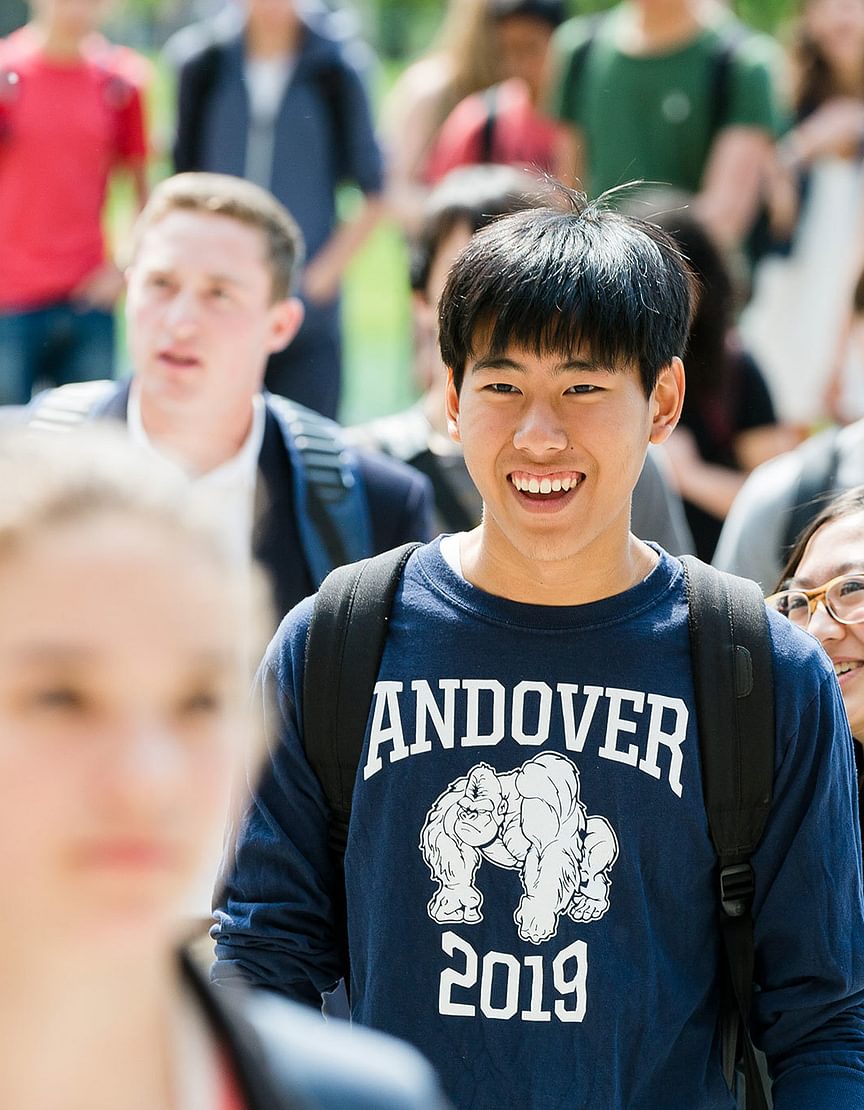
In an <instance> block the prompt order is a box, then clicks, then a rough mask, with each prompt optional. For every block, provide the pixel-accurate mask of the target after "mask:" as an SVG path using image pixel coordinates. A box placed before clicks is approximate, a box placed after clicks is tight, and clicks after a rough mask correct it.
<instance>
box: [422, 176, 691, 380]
mask: <svg viewBox="0 0 864 1110" xmlns="http://www.w3.org/2000/svg"><path fill="white" fill-rule="evenodd" d="M556 195H557V196H559V197H560V198H561V200H562V202H565V203H566V208H549V207H546V208H538V209H532V210H529V211H527V212H518V213H516V214H515V215H512V216H504V217H503V218H502V219H500V220H497V221H496V222H495V223H493V224H492V225H491V226H489V227H486V228H484V229H483V230H482V231H478V232H477V234H476V235H475V236H474V238H473V239H472V240H471V242H470V243H469V244H468V246H467V247H466V248H465V250H464V251H463V252H462V254H461V255H460V256H459V258H457V260H456V262H455V263H454V264H453V268H452V270H451V271H450V276H449V278H448V280H447V285H446V286H445V289H444V292H443V294H442V296H441V303H440V305H439V311H438V319H439V335H440V344H441V355H442V358H443V360H444V364H445V366H448V367H450V369H451V370H452V371H453V379H454V382H455V385H456V388H457V390H459V389H461V387H462V380H463V377H464V373H465V364H466V362H467V360H468V359H469V358H470V357H471V355H472V354H473V353H474V342H475V340H476V338H477V336H478V335H480V334H481V333H482V332H483V331H484V330H485V329H488V330H489V331H490V333H491V334H490V351H491V353H493V354H494V353H501V352H503V351H504V350H505V349H506V348H507V347H508V346H510V345H511V344H516V345H517V346H520V347H524V348H526V349H528V350H534V351H536V352H537V354H538V355H539V354H544V353H551V352H556V353H557V352H560V353H561V354H565V355H569V354H571V353H573V352H575V351H577V350H580V349H581V350H583V351H588V352H590V354H591V357H592V359H594V360H595V361H596V362H598V363H600V364H603V365H606V366H608V367H610V368H620V367H622V366H623V365H626V364H633V363H635V364H636V365H637V366H638V367H639V372H640V376H641V379H642V387H643V389H644V391H645V395H646V396H650V394H651V391H652V390H653V389H654V386H655V384H656V382H657V376H658V374H659V372H660V370H661V369H662V368H663V367H664V366H668V364H669V363H670V362H671V361H672V359H673V358H674V357H675V356H676V355H682V354H683V352H684V348H685V346H686V342H687V332H688V329H689V326H690V317H691V312H692V306H693V300H694V292H695V287H694V279H693V276H692V274H691V272H690V269H689V267H688V266H687V263H686V262H685V261H684V259H683V258H682V257H681V254H680V252H679V250H678V248H677V246H676V244H675V241H674V240H673V239H672V238H671V237H670V236H669V235H667V234H666V232H664V231H662V230H660V229H659V228H658V227H656V226H653V225H652V224H650V223H647V222H646V221H644V220H640V219H637V218H636V217H633V216H626V215H623V214H622V213H620V212H616V211H613V210H612V209H611V208H608V207H606V206H605V203H604V201H605V198H600V200H599V201H595V202H590V203H589V201H588V199H587V198H586V197H585V196H584V194H582V193H577V192H574V191H573V190H570V189H566V188H565V187H564V186H563V185H558V186H557V187H556Z"/></svg>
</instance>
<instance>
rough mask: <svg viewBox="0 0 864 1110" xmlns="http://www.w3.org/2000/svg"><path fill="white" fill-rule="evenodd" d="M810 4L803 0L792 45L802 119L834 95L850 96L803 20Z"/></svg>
mask: <svg viewBox="0 0 864 1110" xmlns="http://www.w3.org/2000/svg"><path fill="white" fill-rule="evenodd" d="M807 7H808V3H807V0H803V3H802V4H801V5H800V13H801V14H800V15H799V19H798V22H797V25H796V27H795V30H794V33H793V37H792V46H791V56H792V62H793V65H794V70H795V81H794V85H793V89H792V107H793V110H794V114H795V118H796V119H798V120H801V119H803V118H804V117H805V116H808V115H809V114H810V113H811V112H815V110H816V109H817V108H818V107H820V106H821V105H822V104H824V103H825V101H826V100H829V99H830V98H831V97H832V96H839V95H848V89H845V88H842V87H841V86H840V84H839V82H838V81H837V79H836V78H835V76H834V73H833V72H832V69H831V64H830V62H829V61H828V59H827V58H826V57H825V55H824V54H823V53H822V49H821V47H820V46H819V44H818V43H816V42H815V41H814V40H813V39H812V38H811V37H810V35H809V34H808V33H807V28H806V26H805V24H804V19H803V13H804V12H805V11H806V9H807ZM858 92H859V94H861V95H864V57H862V59H861V69H860V73H859V77H858Z"/></svg>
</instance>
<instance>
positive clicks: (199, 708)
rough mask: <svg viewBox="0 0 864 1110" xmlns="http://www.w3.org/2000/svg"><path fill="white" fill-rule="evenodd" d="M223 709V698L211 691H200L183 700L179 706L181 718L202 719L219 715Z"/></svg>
mask: <svg viewBox="0 0 864 1110" xmlns="http://www.w3.org/2000/svg"><path fill="white" fill-rule="evenodd" d="M221 709H222V698H221V697H220V695H219V694H217V693H215V692H213V691H210V690H200V691H197V692H196V693H194V694H190V695H189V696H188V697H185V698H182V699H181V701H180V702H179V704H178V706H177V710H178V713H179V715H180V716H181V717H202V716H209V715H212V714H214V713H218V712H219V711H220V710H221Z"/></svg>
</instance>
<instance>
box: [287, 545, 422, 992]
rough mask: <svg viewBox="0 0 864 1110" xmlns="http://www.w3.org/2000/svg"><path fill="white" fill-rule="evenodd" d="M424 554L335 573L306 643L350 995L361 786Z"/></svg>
mask: <svg viewBox="0 0 864 1110" xmlns="http://www.w3.org/2000/svg"><path fill="white" fill-rule="evenodd" d="M418 547H420V544H418V543H407V544H404V545H403V546H402V547H397V548H394V549H393V550H392V551H385V552H384V553H383V554H381V555H375V556H373V557H372V558H371V559H363V560H362V561H361V562H359V563H349V564H348V565H347V566H344V567H337V568H336V570H334V571H331V572H330V574H328V575H327V577H326V578H325V579H324V581H323V582H322V583H321V586H320V588H319V590H318V593H317V594H316V596H315V604H314V608H313V610H312V619H311V621H310V623H309V630H308V633H307V636H306V656H305V664H304V671H303V746H304V749H305V751H306V758H307V760H308V761H309V765H310V767H311V768H312V770H313V771H314V772H315V774H316V775H317V776H318V781H319V782H320V783H321V786H322V789H323V790H324V795H325V797H326V798H327V803H328V805H329V807H330V827H329V830H328V835H329V841H330V851H331V854H332V858H333V861H334V864H335V866H336V869H337V874H338V876H339V881H338V882H337V883H336V884H335V885H334V910H335V919H336V921H337V922H338V936H339V943H340V946H341V952H342V973H343V978H344V980H345V985H346V990H347V989H348V984H349V982H350V964H349V958H348V918H347V911H346V907H345V882H344V859H345V845H346V843H347V840H348V825H349V823H350V821H351V800H352V796H353V793H354V780H355V779H356V777H357V766H358V764H359V762H360V753H361V751H362V750H363V739H364V736H365V733H366V721H367V718H368V716H369V706H370V705H371V704H372V692H373V690H374V689H375V680H376V678H377V677H378V668H379V666H380V664H381V657H382V655H383V654H384V644H385V642H386V640H387V622H388V620H389V618H390V610H391V608H392V605H393V598H394V596H395V594H396V588H397V586H398V585H399V582H400V580H401V578H402V572H403V570H404V569H405V564H406V563H407V562H408V559H409V557H410V556H411V553H412V552H413V551H414V550H415V549H416V548H418Z"/></svg>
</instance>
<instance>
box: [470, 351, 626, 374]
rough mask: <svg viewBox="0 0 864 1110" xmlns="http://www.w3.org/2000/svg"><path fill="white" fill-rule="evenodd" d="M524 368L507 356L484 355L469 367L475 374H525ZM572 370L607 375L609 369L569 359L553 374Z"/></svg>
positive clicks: (581, 360) (587, 361)
mask: <svg viewBox="0 0 864 1110" xmlns="http://www.w3.org/2000/svg"><path fill="white" fill-rule="evenodd" d="M525 369H526V368H525V366H524V365H523V364H522V363H521V362H517V361H516V360H515V359H512V358H508V357H507V355H486V356H484V357H483V358H478V359H477V360H476V361H475V362H474V363H473V364H472V366H471V372H472V373H475V372H476V371H478V370H515V371H516V372H517V373H520V374H523V373H525ZM574 370H584V371H590V372H594V373H600V374H608V373H609V372H610V370H611V367H609V366H606V365H604V364H603V363H599V362H592V361H591V359H587V358H585V359H583V358H571V359H567V361H566V362H560V363H559V364H558V365H557V366H555V367H554V368H553V371H552V373H553V374H567V373H569V372H572V371H574Z"/></svg>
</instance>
